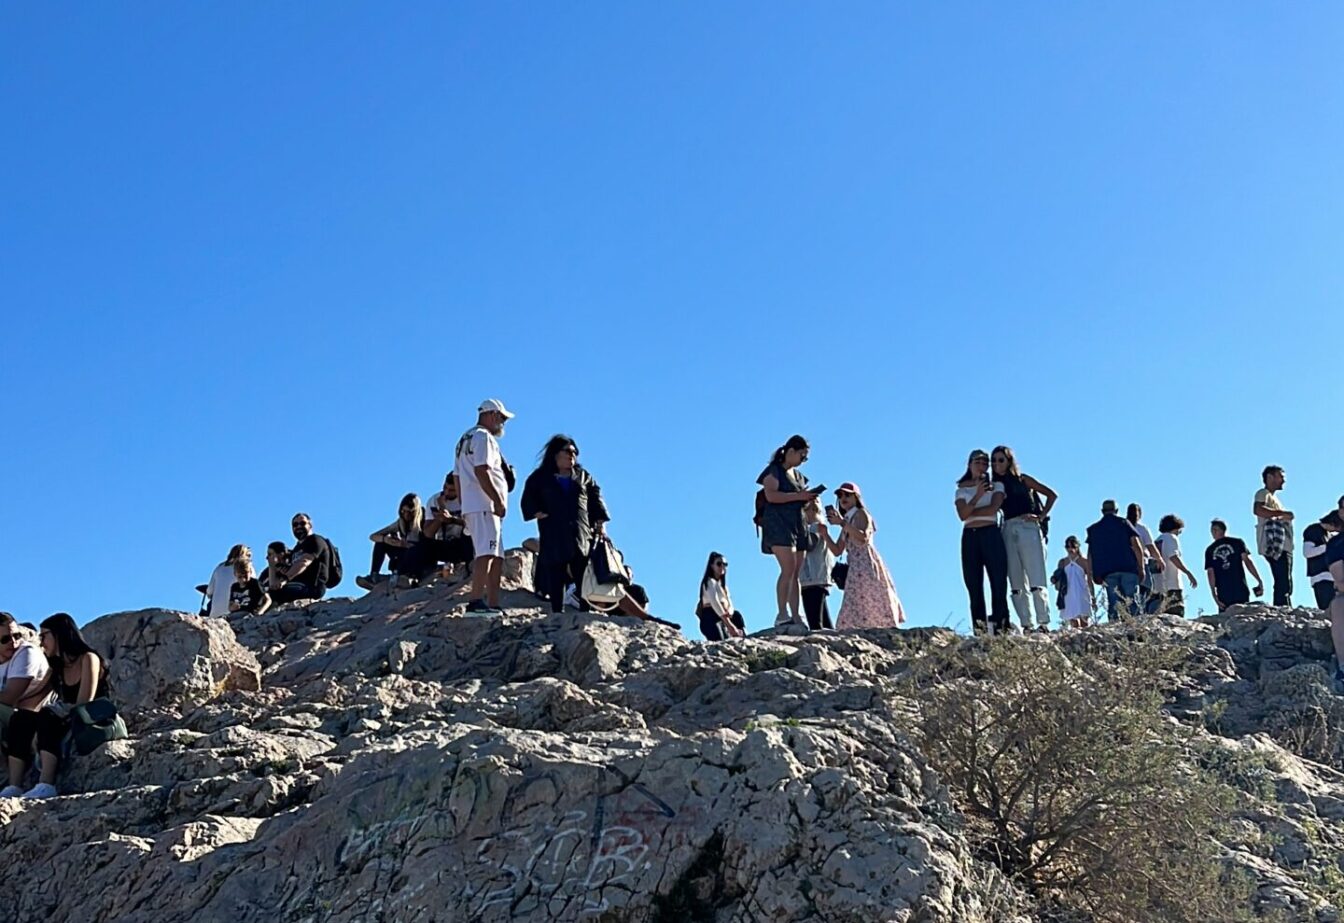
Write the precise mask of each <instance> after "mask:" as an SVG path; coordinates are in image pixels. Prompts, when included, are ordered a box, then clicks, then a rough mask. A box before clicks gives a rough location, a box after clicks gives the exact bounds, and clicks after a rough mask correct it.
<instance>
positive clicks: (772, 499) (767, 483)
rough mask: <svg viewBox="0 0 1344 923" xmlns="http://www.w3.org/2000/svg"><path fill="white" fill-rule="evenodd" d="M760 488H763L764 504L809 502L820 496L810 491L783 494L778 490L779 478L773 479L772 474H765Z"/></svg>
mask: <svg viewBox="0 0 1344 923" xmlns="http://www.w3.org/2000/svg"><path fill="white" fill-rule="evenodd" d="M761 486H762V487H764V488H765V502H766V503H799V502H801V501H804V500H810V499H812V498H813V497H819V496H821V495H820V494H818V493H817V492H816V491H812V490H802V491H790V492H788V493H785V492H784V491H782V490H780V489H779V478H777V477H775V476H774V475H773V474H767V475H766V476H765V480H764V481H762V482H761Z"/></svg>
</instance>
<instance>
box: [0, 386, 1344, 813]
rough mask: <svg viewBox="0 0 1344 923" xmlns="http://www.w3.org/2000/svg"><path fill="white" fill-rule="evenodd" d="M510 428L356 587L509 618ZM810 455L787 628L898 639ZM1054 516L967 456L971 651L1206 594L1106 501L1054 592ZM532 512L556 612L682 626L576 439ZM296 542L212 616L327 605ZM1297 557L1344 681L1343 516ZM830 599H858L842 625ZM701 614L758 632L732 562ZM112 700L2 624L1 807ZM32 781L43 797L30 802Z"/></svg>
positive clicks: (1216, 590)
mask: <svg viewBox="0 0 1344 923" xmlns="http://www.w3.org/2000/svg"><path fill="white" fill-rule="evenodd" d="M513 417H514V414H513V413H512V412H510V411H509V410H508V409H507V408H506V407H505V406H504V404H503V403H502V402H500V401H498V400H494V399H491V400H487V401H485V402H483V403H482V404H481V405H480V406H479V408H478V410H477V420H476V424H475V425H474V426H473V427H471V428H470V429H468V430H467V431H466V432H465V433H464V434H463V435H462V437H461V438H460V439H459V440H458V442H457V446H456V450H455V453H454V464H453V468H452V470H450V471H449V472H448V473H447V475H446V476H445V478H444V480H443V485H442V488H441V489H440V490H439V491H437V492H436V493H434V494H433V495H432V496H431V497H430V498H429V500H428V502H425V503H422V502H421V499H420V496H419V495H418V494H416V493H407V494H405V495H404V496H403V497H402V498H401V502H400V503H399V504H398V506H397V516H396V519H394V520H393V521H392V522H391V523H389V524H388V525H386V526H384V527H382V528H380V529H377V530H375V531H374V532H372V533H371V534H370V535H369V541H370V542H371V544H372V550H371V555H370V562H369V571H368V573H367V574H362V575H360V576H358V577H357V578H356V581H355V582H356V583H357V584H358V585H359V586H360V587H362V588H364V589H366V590H375V589H377V588H378V587H379V586H380V585H382V584H384V583H388V582H392V584H393V585H394V586H396V587H399V588H406V587H413V586H416V585H419V584H421V583H424V582H426V581H441V582H457V581H466V582H468V583H469V586H470V589H469V592H468V594H467V596H468V601H467V604H466V607H465V614H466V615H468V616H490V615H494V614H498V613H500V612H501V609H500V602H501V600H500V593H501V580H502V576H503V571H504V553H503V549H504V547H505V545H504V524H505V518H506V516H507V514H508V509H509V497H510V495H511V494H512V493H513V491H514V490H515V488H516V486H517V478H516V475H515V472H514V469H513V467H512V466H511V465H510V464H509V463H508V462H507V461H506V460H505V459H504V456H503V454H502V452H501V450H500V439H501V438H502V437H503V436H504V432H505V426H506V424H507V422H508V421H509V420H510V419H512V418H513ZM809 452H810V446H809V444H808V442H807V440H806V439H805V438H803V437H802V436H798V435H795V436H792V437H790V438H789V439H788V440H787V441H785V443H784V444H783V445H781V446H779V448H778V449H776V450H775V452H774V453H773V454H772V456H771V457H770V460H769V463H768V464H767V465H766V467H765V469H764V470H763V471H761V473H760V475H759V476H758V477H757V479H756V484H757V487H758V489H757V492H756V513H755V517H754V520H755V525H756V528H757V531H758V534H759V537H760V547H761V553H762V554H765V555H768V556H771V557H773V558H774V559H775V561H776V563H777V564H778V567H779V576H778V578H777V580H776V583H775V605H776V613H775V618H774V624H775V626H776V627H777V628H778V627H781V626H786V625H793V626H797V627H798V629H799V630H807V631H831V630H839V631H843V630H847V629H866V628H894V627H898V626H900V625H901V624H902V623H903V622H904V621H905V610H904V608H903V606H902V604H901V600H900V596H899V595H898V593H897V591H896V585H895V582H894V580H893V579H892V576H891V572H890V571H889V570H888V568H887V565H886V563H885V562H884V561H883V559H882V556H881V554H880V553H879V552H878V550H877V546H876V543H875V537H876V534H877V529H878V527H877V520H876V518H875V517H874V515H873V513H872V511H871V510H870V509H869V508H868V507H867V505H866V504H865V503H864V499H863V492H862V491H861V490H860V488H859V486H858V485H857V484H855V483H853V482H852V481H846V482H844V483H842V484H840V486H839V487H837V488H835V490H834V491H833V492H831V493H832V496H833V498H834V502H833V503H828V504H823V498H824V497H825V495H826V494H827V488H826V487H825V486H815V487H814V486H811V484H810V483H809V481H808V478H807V476H806V475H805V474H804V473H803V471H802V466H803V465H804V464H805V463H806V462H807V460H808V456H809ZM1262 480H1263V486H1262V487H1261V488H1260V489H1259V490H1257V491H1256V492H1255V495H1254V497H1253V500H1252V505H1251V511H1252V514H1253V515H1254V516H1255V518H1256V551H1257V553H1258V554H1259V556H1260V557H1261V558H1263V559H1264V561H1265V563H1266V566H1267V568H1268V571H1269V574H1270V576H1271V579H1272V581H1273V588H1272V593H1273V597H1272V598H1273V602H1274V604H1275V605H1276V606H1290V605H1292V595H1293V584H1292V573H1293V553H1294V550H1295V544H1294V538H1295V535H1294V528H1293V526H1294V523H1295V521H1296V516H1295V514H1294V513H1293V512H1292V511H1290V510H1288V509H1287V508H1286V507H1285V506H1284V505H1283V503H1282V501H1281V499H1280V492H1281V491H1282V490H1283V489H1284V486H1285V484H1286V480H1287V479H1286V475H1285V473H1284V470H1283V469H1282V468H1281V467H1278V466H1273V465H1271V466H1269V467H1267V468H1265V469H1264V472H1263V474H1262ZM1058 499H1059V497H1058V494H1057V493H1056V492H1055V490H1053V489H1052V488H1051V487H1050V486H1048V485H1047V484H1046V483H1044V482H1043V481H1041V480H1039V479H1038V478H1035V477H1032V476H1031V475H1028V474H1026V473H1025V472H1023V471H1022V470H1021V469H1020V467H1019V465H1018V460H1017V457H1016V456H1015V455H1014V453H1013V450H1012V449H1011V448H1009V447H1008V446H1002V445H1001V446H997V447H995V448H994V450H993V451H992V452H985V451H983V450H981V449H976V450H975V451H973V452H971V453H970V456H969V457H968V458H967V462H966V470H965V472H964V473H963V474H962V476H961V477H960V478H958V480H957V483H956V490H955V493H954V496H953V503H954V508H955V510H956V513H957V517H958V520H959V521H960V523H961V526H962V534H961V565H962V575H963V578H964V582H965V585H966V590H967V595H968V604H969V609H970V616H971V626H972V630H973V631H974V632H975V633H976V634H983V635H987V636H998V635H1006V634H1013V633H1019V632H1048V631H1050V630H1051V623H1052V618H1051V611H1050V609H1051V605H1050V604H1051V590H1052V589H1053V591H1054V608H1055V610H1056V613H1057V617H1058V624H1059V627H1060V628H1061V629H1083V628H1086V627H1088V626H1089V625H1091V624H1093V623H1094V622H1095V621H1096V619H1097V617H1098V615H1099V611H1100V608H1101V606H1102V605H1103V604H1104V606H1105V608H1106V611H1107V614H1108V617H1109V618H1110V619H1111V620H1122V619H1127V618H1133V617H1136V616H1140V615H1144V614H1161V613H1166V614H1173V615H1178V616H1183V615H1184V614H1185V611H1186V603H1187V599H1186V590H1187V585H1188V587H1189V589H1191V590H1193V589H1195V588H1197V587H1198V586H1199V579H1198V578H1197V577H1196V574H1195V573H1194V571H1192V570H1191V568H1190V567H1189V566H1188V565H1187V564H1186V561H1185V557H1184V555H1183V552H1182V547H1181V537H1182V535H1183V534H1184V530H1185V523H1184V521H1183V520H1182V519H1181V518H1180V517H1179V516H1177V515H1175V514H1167V515H1164V516H1162V517H1161V519H1160V520H1159V523H1158V535H1157V537H1156V538H1154V536H1153V534H1152V532H1151V530H1150V529H1149V528H1148V526H1147V525H1146V524H1145V523H1144V521H1143V509H1142V507H1141V506H1140V505H1139V504H1138V503H1130V504H1128V506H1127V508H1126V510H1125V514H1124V515H1123V516H1121V515H1120V506H1119V504H1118V503H1116V501H1114V500H1106V501H1105V502H1103V503H1102V505H1101V516H1100V518H1099V519H1098V520H1097V521H1096V522H1094V523H1092V524H1091V525H1089V526H1088V527H1087V529H1086V532H1085V533H1084V537H1083V538H1082V539H1081V540H1080V539H1079V537H1078V536H1076V535H1069V536H1068V537H1066V538H1065V540H1064V556H1063V557H1062V558H1060V559H1059V561H1058V562H1057V564H1056V566H1055V568H1054V570H1053V573H1051V574H1050V575H1049V576H1048V577H1047V556H1046V548H1047V543H1048V540H1049V530H1050V520H1051V511H1052V509H1053V508H1054V506H1055V504H1056V501H1057V500H1058ZM518 505H519V507H520V510H521V514H522V519H523V520H524V521H526V522H535V523H536V524H537V533H538V534H537V536H536V537H535V538H529V539H527V540H526V541H524V542H523V543H522V544H523V546H524V547H525V548H528V549H529V550H531V551H533V552H534V553H535V572H534V574H533V585H534V589H535V592H536V594H537V596H539V597H541V598H542V599H545V600H546V602H547V603H548V605H549V607H550V609H551V611H552V612H561V611H563V610H564V609H566V608H572V609H586V610H590V611H596V612H603V613H610V614H613V615H621V616H627V617H631V618H636V619H642V620H649V621H655V622H660V623H662V624H665V625H671V626H673V627H680V626H678V625H677V624H676V623H675V622H670V621H666V620H664V619H661V618H658V617H657V616H654V615H653V614H651V613H650V611H649V598H648V593H647V592H646V591H645V590H644V588H643V587H641V586H640V585H639V584H637V583H635V582H634V579H633V571H632V570H631V569H630V568H629V566H628V565H626V564H625V562H624V559H623V557H622V555H621V554H620V552H619V551H618V550H617V549H616V548H615V547H614V545H613V544H612V542H611V539H610V537H609V536H608V535H607V524H608V523H609V522H610V519H611V517H610V513H609V511H608V507H607V504H606V501H605V499H604V497H603V495H602V489H601V487H600V486H599V484H598V482H597V479H596V478H595V477H594V476H593V474H592V473H591V472H589V471H588V470H587V469H586V468H584V467H583V466H582V465H581V464H580V463H579V446H578V444H577V443H576V442H575V441H574V439H572V438H571V437H569V436H567V435H564V434H557V435H555V436H553V437H551V439H550V440H548V441H547V443H546V445H545V446H544V447H543V448H542V450H541V452H540V453H539V457H538V464H537V467H536V469H535V470H533V471H532V472H531V474H529V475H528V476H527V478H526V480H525V482H524V484H523V489H522V495H521V499H520V501H519V504H518ZM290 525H291V529H292V531H293V535H294V544H293V546H292V547H291V546H289V545H287V544H286V543H285V542H281V541H275V542H271V543H270V544H269V545H268V547H267V549H266V566H265V568H264V569H263V570H262V571H261V573H260V574H258V573H256V570H255V568H254V567H253V563H252V552H251V550H250V549H249V548H248V547H247V546H246V545H235V546H233V547H232V548H231V549H230V551H229V553H228V555H227V556H226V558H225V559H224V561H223V562H221V563H220V564H219V565H218V567H216V569H215V571H214V573H213V574H212V575H211V577H210V580H209V581H208V583H206V584H202V585H201V586H200V587H198V589H199V590H200V591H201V593H202V594H203V602H202V612H203V614H206V615H210V616H223V615H226V614H228V613H245V614H251V615H262V614H264V613H266V612H267V611H268V610H269V609H270V608H271V607H272V606H275V605H284V604H292V603H302V602H305V601H312V600H319V599H322V598H323V597H324V596H325V595H326V593H327V592H328V591H329V590H330V589H331V588H333V587H335V586H337V585H339V584H340V582H341V581H342V579H343V567H342V564H341V558H340V552H339V550H338V549H337V548H336V546H335V545H334V544H333V543H332V542H330V541H329V540H328V539H327V538H325V537H323V536H322V535H320V534H318V532H317V531H316V530H315V528H314V526H313V520H312V518H311V517H310V516H309V515H308V514H306V513H296V514H295V515H294V517H293V519H292V520H291V523H290ZM833 528H834V529H835V530H836V531H835V533H834V534H833V533H832V529H833ZM1210 534H1211V538H1212V541H1211V543H1210V544H1209V545H1208V547H1207V548H1206V549H1205V550H1204V579H1205V580H1206V581H1207V583H1208V587H1209V590H1210V592H1211V594H1212V598H1213V602H1214V604H1215V605H1216V607H1217V608H1218V610H1219V611H1223V610H1226V609H1227V608H1228V607H1230V606H1234V605H1238V604H1244V603H1247V602H1249V601H1250V600H1251V599H1252V597H1255V598H1259V597H1262V596H1263V595H1264V591H1265V586H1264V581H1263V579H1262V578H1261V576H1260V571H1259V569H1258V567H1257V565H1256V561H1255V557H1254V556H1253V555H1252V553H1251V549H1250V548H1249V547H1248V546H1247V544H1246V543H1245V542H1244V541H1243V540H1242V539H1240V538H1237V537H1235V536H1232V535H1230V534H1229V531H1228V526H1227V524H1226V522H1224V521H1223V520H1219V519H1215V520H1213V522H1212V523H1211V524H1210ZM1301 539H1302V554H1303V557H1304V558H1305V559H1306V570H1307V576H1308V578H1309V581H1310V583H1311V588H1312V592H1313V595H1314V597H1315V599H1314V601H1315V603H1316V605H1317V607H1319V608H1321V609H1322V610H1327V611H1328V612H1329V613H1330V615H1331V618H1332V626H1333V636H1334V641H1335V650H1336V655H1337V656H1336V660H1337V662H1344V497H1340V498H1339V501H1338V502H1337V504H1336V508H1335V509H1333V510H1331V511H1330V512H1329V513H1327V514H1326V515H1324V516H1322V517H1320V518H1319V519H1318V520H1316V521H1314V522H1312V523H1310V524H1309V525H1308V526H1307V527H1306V528H1305V529H1304V530H1303V531H1302V535H1301ZM842 559H843V560H842ZM384 566H386V567H387V573H384V572H383V568H384ZM1248 574H1249V575H1250V578H1252V579H1253V580H1254V581H1255V584H1254V588H1252V586H1251V584H1250V582H1249V580H1248V578H1247V575H1248ZM986 585H987V586H988V591H989V593H988V601H987V600H986V595H985V590H986ZM834 589H838V590H840V591H841V592H842V593H843V596H842V600H841V603H840V606H839V609H838V612H837V613H836V615H835V617H834V619H832V615H831V599H830V597H831V593H832V590H834ZM1099 596H1100V597H1101V598H1102V600H1104V602H1103V601H1102V600H1099V598H1098V597H1099ZM1010 602H1011V609H1010ZM695 614H696V618H697V621H698V622H699V628H700V631H701V634H702V635H703V636H704V637H705V639H706V640H708V641H724V640H727V639H730V638H735V637H744V636H745V635H746V631H747V629H746V619H745V618H744V617H743V614H742V612H741V611H739V610H738V609H737V608H736V606H735V605H734V603H733V599H732V595H731V594H730V592H729V588H728V560H727V558H726V557H725V556H724V555H723V554H721V553H720V552H717V551H714V552H711V553H710V554H709V557H708V560H707V561H706V563H705V570H704V573H703V576H702V577H701V580H700V586H699V593H698V595H697V599H696V604H695ZM1014 615H1015V616H1016V619H1017V625H1016V626H1014V624H1013V622H1012V617H1013V616H1014ZM34 632H36V634H37V639H36V641H34V640H33V638H32V637H31V635H32V634H33V633H34ZM1335 679H1336V683H1337V684H1338V685H1339V686H1340V687H1341V689H1344V668H1339V667H1338V666H1337V669H1336V674H1335ZM107 692H108V690H107V677H106V671H105V669H104V664H103V660H102V658H101V657H100V656H99V655H98V654H97V653H95V652H94V651H93V650H92V649H91V648H90V647H89V645H88V644H87V643H86V642H85V641H84V638H83V637H82V635H81V634H80V632H79V630H78V628H77V627H76V625H75V622H74V620H73V619H72V618H71V617H70V616H69V615H66V614H64V613H58V614H57V615H53V616H51V617H50V618H48V619H46V620H45V621H43V622H42V624H41V628H40V630H39V629H36V628H33V626H31V625H20V624H17V623H16V622H15V620H14V619H13V617H12V616H9V615H8V614H6V613H0V719H2V720H3V723H4V728H3V733H0V741H2V742H3V745H4V749H5V752H6V758H7V762H8V771H9V785H8V787H7V788H5V789H4V790H3V791H0V797H14V796H19V795H21V796H22V797H26V798H41V797H50V796H51V795H54V794H55V788H54V782H55V778H56V772H57V770H58V768H59V766H60V764H61V761H62V759H64V758H67V757H68V755H69V752H70V746H69V738H70V735H71V734H72V733H73V732H74V730H76V729H75V728H74V727H73V725H72V722H79V721H91V720H101V719H91V718H89V714H91V713H92V712H96V713H98V714H100V715H103V716H106V715H107V714H108V713H111V714H113V715H114V714H115V709H114V708H112V707H111V706H110V705H106V704H104V706H103V707H101V708H97V709H93V710H92V712H91V711H90V708H89V704H90V703H95V704H96V703H100V702H102V703H106V702H107ZM95 730H96V733H93V732H91V733H92V737H91V739H92V740H93V741H94V743H95V744H96V743H97V741H99V740H101V739H105V738H106V735H109V734H115V733H116V728H115V727H112V726H111V725H108V724H106V722H104V725H102V726H100V728H99V729H95ZM121 733H124V727H123V728H122V729H121ZM98 734H103V735H104V737H99V736H98ZM34 764H35V765H36V766H37V767H38V770H37V773H38V781H37V783H36V784H35V785H34V786H31V787H26V788H25V780H26V779H27V778H28V775H29V773H30V772H31V771H32V767H33V766H34Z"/></svg>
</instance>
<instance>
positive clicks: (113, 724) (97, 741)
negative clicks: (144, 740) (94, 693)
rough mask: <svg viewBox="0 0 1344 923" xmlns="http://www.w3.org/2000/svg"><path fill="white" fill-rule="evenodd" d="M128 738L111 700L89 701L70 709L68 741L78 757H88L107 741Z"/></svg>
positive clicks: (124, 723) (124, 726) (123, 723)
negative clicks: (72, 745) (71, 743)
mask: <svg viewBox="0 0 1344 923" xmlns="http://www.w3.org/2000/svg"><path fill="white" fill-rule="evenodd" d="M128 736H130V735H129V734H128V733H127V731H126V722H125V721H123V720H122V719H121V715H119V714H117V706H116V705H114V704H112V700H111V699H108V698H101V699H91V700H89V701H88V702H85V703H84V704H83V705H76V706H75V707H74V708H72V709H70V739H71V741H72V742H73V743H74V745H75V752H77V753H78V754H79V755H80V756H88V755H89V754H90V753H92V752H93V751H94V750H97V749H98V748H99V747H101V746H102V745H103V744H105V743H107V742H108V741H109V740H124V739H125V738H126V737H128Z"/></svg>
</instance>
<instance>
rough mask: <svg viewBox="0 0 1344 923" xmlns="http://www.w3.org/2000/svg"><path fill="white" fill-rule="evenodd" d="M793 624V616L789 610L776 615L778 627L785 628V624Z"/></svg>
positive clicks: (776, 625)
mask: <svg viewBox="0 0 1344 923" xmlns="http://www.w3.org/2000/svg"><path fill="white" fill-rule="evenodd" d="M792 624H793V616H791V615H789V614H788V613H787V612H781V613H779V614H778V615H776V616H775V627H776V628H783V627H784V626H785V625H792Z"/></svg>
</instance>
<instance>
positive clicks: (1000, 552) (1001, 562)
mask: <svg viewBox="0 0 1344 923" xmlns="http://www.w3.org/2000/svg"><path fill="white" fill-rule="evenodd" d="M975 531H976V533H977V535H978V541H979V542H980V556H981V558H982V559H983V560H984V562H985V571H986V572H987V573H988V574H989V624H990V625H992V626H993V627H994V630H995V631H996V632H999V633H1001V634H1007V632H1008V626H1009V625H1010V624H1011V620H1010V618H1009V615H1008V551H1007V549H1006V548H1005V547H1004V544H1003V532H1001V531H1000V530H999V527H998V526H986V527H984V528H983V529H976V530H975Z"/></svg>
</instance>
